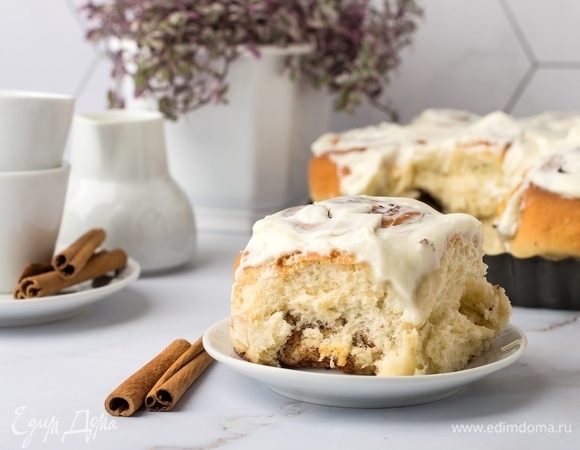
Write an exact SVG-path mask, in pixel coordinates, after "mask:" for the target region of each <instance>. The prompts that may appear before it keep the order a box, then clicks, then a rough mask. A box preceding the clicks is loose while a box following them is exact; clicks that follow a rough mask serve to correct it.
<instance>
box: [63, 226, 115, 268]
mask: <svg viewBox="0 0 580 450" xmlns="http://www.w3.org/2000/svg"><path fill="white" fill-rule="evenodd" d="M105 237H106V233H105V230H103V229H102V228H93V229H91V230H89V231H87V232H86V233H85V234H83V235H82V236H81V237H79V238H78V239H77V240H76V241H75V242H73V243H72V244H71V245H70V246H68V247H67V248H65V249H64V250H62V251H61V252H59V253H57V254H56V255H54V257H53V258H52V266H53V267H54V270H55V271H56V273H57V274H58V275H60V276H61V277H62V278H72V277H74V276H75V275H76V274H77V273H79V272H80V271H81V270H82V269H83V267H84V266H85V264H86V263H87V262H88V261H89V259H90V258H91V257H92V255H93V253H94V252H95V250H96V249H97V248H98V247H99V245H101V244H102V243H103V241H104V240H105Z"/></svg>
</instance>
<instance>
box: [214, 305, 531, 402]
mask: <svg viewBox="0 0 580 450" xmlns="http://www.w3.org/2000/svg"><path fill="white" fill-rule="evenodd" d="M229 320H230V318H229V317H228V318H224V319H221V320H219V321H217V322H215V323H214V324H213V325H211V326H210V327H209V328H208V329H207V330H206V331H205V332H204V334H203V343H204V347H205V348H206V351H207V352H208V353H209V354H210V355H211V356H212V357H213V358H214V359H216V360H217V361H220V362H222V363H225V364H226V365H228V366H230V367H232V368H233V369H235V370H236V371H238V372H240V373H242V374H243V375H245V376H248V377H250V378H253V379H255V380H258V381H260V382H262V383H264V384H266V385H268V387H270V389H272V386H271V385H270V384H269V383H267V382H266V381H264V378H267V377H271V378H272V383H271V384H272V385H276V381H280V380H281V379H283V378H284V377H286V376H287V377H292V378H293V379H295V380H300V379H301V380H304V381H308V380H310V381H317V382H322V381H329V382H334V383H344V382H346V383H347V384H348V383H349V380H350V382H353V381H354V383H352V384H356V385H363V386H364V387H371V386H372V387H375V386H376V387H377V388H378V387H379V386H386V385H390V386H391V387H394V386H405V387H409V388H410V387H413V386H423V387H424V386H426V385H428V384H433V385H437V386H439V387H440V390H441V389H443V387H444V386H445V389H448V390H450V391H451V390H455V391H457V390H458V389H460V388H461V387H463V386H465V385H467V384H469V383H472V382H474V381H477V380H479V379H481V378H484V377H486V376H488V375H491V374H492V373H495V372H497V371H499V370H501V369H503V368H505V367H507V366H509V365H511V364H513V363H514V362H515V361H517V360H518V359H519V358H520V357H521V356H522V355H523V353H524V352H525V350H526V348H527V344H528V340H527V337H526V335H525V333H524V332H523V331H522V330H521V329H520V328H519V327H518V326H516V325H514V324H512V323H508V324H507V325H506V327H505V328H504V329H503V330H502V332H501V333H499V334H498V337H497V338H496V340H497V339H498V338H499V337H500V335H501V334H503V333H508V332H513V333H515V336H514V339H513V340H512V341H511V342H510V343H508V345H513V344H514V343H517V344H518V345H517V348H516V349H515V351H512V352H510V353H508V354H507V355H505V356H503V357H501V358H500V359H497V360H494V361H491V362H488V363H485V364H482V365H480V366H477V367H471V368H465V369H462V370H458V371H454V372H446V373H438V374H428V375H390V376H372V375H371V376H369V375H352V374H344V373H335V372H333V373H329V371H327V370H324V369H321V370H320V371H311V370H307V369H306V370H305V369H291V368H283V367H274V366H266V365H261V364H256V363H252V362H249V361H246V360H244V359H242V358H240V357H239V356H234V350H233V345H232V344H231V341H228V343H229V344H230V345H232V347H231V354H229V355H227V354H225V353H223V352H222V351H220V350H219V349H218V348H216V346H215V345H214V342H215V333H218V332H224V331H225V330H224V328H225V327H226V326H227V327H228V329H229ZM228 336H229V333H228ZM484 355H485V353H484ZM482 356H483V355H482ZM250 372H256V373H257V372H259V373H260V374H261V375H264V376H259V377H258V376H253V375H251V374H250ZM355 380H356V381H355ZM272 390H273V391H274V392H278V391H277V390H276V389H272ZM278 393H279V394H280V392H278ZM281 395H284V394H281Z"/></svg>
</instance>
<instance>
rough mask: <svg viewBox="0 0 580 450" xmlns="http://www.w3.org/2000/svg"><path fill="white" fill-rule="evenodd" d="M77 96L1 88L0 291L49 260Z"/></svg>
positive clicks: (9, 289)
mask: <svg viewBox="0 0 580 450" xmlns="http://www.w3.org/2000/svg"><path fill="white" fill-rule="evenodd" d="M74 105H75V99H74V97H71V96H67V95H60V94H51V93H39V92H25V91H6V90H5V91H2V90H0V295H2V294H9V293H11V292H12V290H13V289H14V287H15V286H16V283H17V282H18V277H19V276H20V274H21V272H22V270H23V269H24V267H25V266H26V265H27V264H29V263H32V262H49V261H50V260H51V258H52V255H53V253H54V249H55V245H56V241H57V238H58V233H59V229H60V224H61V220H62V215H63V210H64V204H65V198H66V190H67V186H68V179H69V173H70V165H69V163H68V162H66V161H65V160H64V153H65V149H66V143H67V139H68V134H69V130H70V126H71V121H72V117H73V113H74Z"/></svg>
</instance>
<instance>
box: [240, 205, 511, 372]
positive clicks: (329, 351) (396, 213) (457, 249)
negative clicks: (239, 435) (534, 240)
mask: <svg viewBox="0 0 580 450" xmlns="http://www.w3.org/2000/svg"><path fill="white" fill-rule="evenodd" d="M482 241H483V238H482V228H481V223H480V222H479V221H478V220H477V219H475V218H474V217H472V216H470V215H467V214H462V213H456V214H442V213H439V212H437V211H436V210H435V209H433V208H431V207H429V206H427V205H426V204H424V203H422V202H420V201H417V200H414V199H410V198H399V197H371V196H352V197H336V198H333V199H329V200H324V201H320V202H316V203H314V204H311V205H305V206H299V207H294V208H290V209H287V210H284V211H280V212H278V213H276V214H273V215H270V216H267V217H265V218H264V219H262V220H259V221H258V222H256V224H255V225H254V228H253V234H252V237H251V238H250V240H249V242H248V244H247V246H246V248H245V249H244V251H243V252H241V253H240V255H239V258H238V260H237V263H236V270H235V277H234V282H233V286H232V298H231V322H230V331H231V338H232V342H233V345H234V348H235V351H236V352H237V353H238V354H239V355H241V356H242V357H243V358H245V359H246V360H248V361H251V362H254V363H259V364H266V365H272V366H283V367H296V368H300V367H316V368H330V369H339V370H341V371H343V372H346V373H353V374H375V375H419V374H433V373H442V372H450V371H456V370H459V369H462V368H464V367H465V366H466V364H467V363H468V361H469V360H470V359H471V358H472V357H474V356H476V355H479V354H481V353H482V352H484V351H485V350H486V349H487V348H488V347H489V346H490V344H491V343H492V341H493V340H494V338H495V337H496V336H497V335H498V334H499V333H500V332H501V331H502V330H503V328H504V327H505V326H506V324H507V323H508V320H509V317H510V313H511V306H510V302H509V300H508V298H507V296H506V294H505V292H504V290H503V289H502V288H501V287H499V286H493V285H492V284H491V283H489V282H488V281H487V280H486V278H485V274H486V265H485V264H484V263H483V261H482V256H483V248H482Z"/></svg>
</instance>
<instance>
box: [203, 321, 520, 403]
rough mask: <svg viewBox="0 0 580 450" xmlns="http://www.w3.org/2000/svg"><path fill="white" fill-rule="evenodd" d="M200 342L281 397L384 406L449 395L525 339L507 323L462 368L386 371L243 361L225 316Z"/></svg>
mask: <svg viewBox="0 0 580 450" xmlns="http://www.w3.org/2000/svg"><path fill="white" fill-rule="evenodd" d="M203 345H204V347H205V349H206V351H207V352H208V353H209V354H210V355H211V356H212V357H213V358H214V359H216V360H217V361H220V362H223V363H225V364H227V365H228V366H230V367H231V368H233V369H235V370H237V371H239V372H240V373H242V374H244V375H246V376H248V377H250V378H253V379H256V380H258V381H261V382H262V383H264V384H266V385H267V386H268V387H269V388H270V389H271V390H272V391H274V392H276V393H278V394H280V395H282V396H284V397H288V398H291V399H293V400H299V401H303V402H308V403H316V404H319V405H326V406H341V407H350V408H387V407H396V406H409V405H417V404H421V403H429V402H433V401H436V400H441V399H443V398H446V397H449V396H451V395H454V394H456V393H457V392H459V391H460V390H461V388H462V387H463V386H465V385H467V384H468V383H472V382H474V381H476V380H479V379H481V378H483V377H485V376H487V375H490V374H492V373H494V372H496V371H498V370H501V369H503V368H505V367H507V366H509V365H510V364H512V363H513V362H515V361H516V360H517V359H518V358H519V357H520V356H521V355H522V353H523V352H524V349H525V347H526V345H527V339H526V336H525V335H524V333H523V332H522V331H521V330H520V329H519V328H517V327H515V326H513V325H508V326H507V327H506V329H505V330H504V331H503V332H502V333H501V334H500V335H499V336H498V337H497V338H496V340H495V341H494V343H493V345H492V346H491V348H490V349H489V350H488V351H487V352H486V353H485V354H483V355H481V356H480V357H478V358H476V359H474V360H472V361H471V362H470V363H469V365H468V366H467V367H466V368H465V369H463V370H460V371H457V372H450V373H442V374H434V375H415V376H389V377H379V376H365V375H347V374H344V373H342V372H338V371H332V370H324V369H306V370H304V369H285V368H280V367H271V366H265V365H261V364H254V363H251V362H248V361H245V360H243V359H242V358H240V357H239V356H238V355H237V354H236V353H235V352H234V349H233V346H232V341H231V339H230V332H229V319H223V320H220V321H219V322H217V323H215V324H214V325H212V326H211V327H210V328H208V330H207V331H206V332H205V333H204V336H203Z"/></svg>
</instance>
